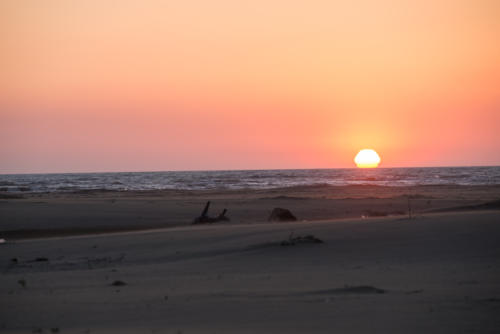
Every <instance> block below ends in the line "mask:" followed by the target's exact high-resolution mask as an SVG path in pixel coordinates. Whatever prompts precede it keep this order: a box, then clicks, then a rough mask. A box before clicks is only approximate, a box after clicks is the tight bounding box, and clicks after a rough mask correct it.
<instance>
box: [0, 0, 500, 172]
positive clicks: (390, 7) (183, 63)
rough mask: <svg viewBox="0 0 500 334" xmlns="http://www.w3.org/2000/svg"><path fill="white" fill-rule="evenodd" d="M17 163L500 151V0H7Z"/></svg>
mask: <svg viewBox="0 0 500 334" xmlns="http://www.w3.org/2000/svg"><path fill="white" fill-rule="evenodd" d="M0 45H1V48H0V49H1V51H0V173H46V172H98V171H157V170H212V169H224V170H225V169H274V168H344V167H355V164H354V161H353V159H354V156H355V155H356V153H357V152H358V151H359V150H360V149H363V148H372V149H375V150H376V151H377V152H378V153H379V155H380V156H381V159H382V162H381V164H380V166H381V167H409V166H472V165H500V2H498V1H496V0H469V1H465V0H451V1H445V0H432V1H429V0H422V1H413V0H411V1H409V0H408V1H404V0H366V1H360V0H351V1H334V0H329V1H316V0H308V1H294V0H265V1H264V0H253V1H234V0H211V1H204V0H183V1H127V0H122V1H111V0H86V1H76V0H44V1H37V0H0Z"/></svg>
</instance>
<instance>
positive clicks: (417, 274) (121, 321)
mask: <svg viewBox="0 0 500 334" xmlns="http://www.w3.org/2000/svg"><path fill="white" fill-rule="evenodd" d="M407 195H410V197H411V199H410V206H411V209H412V211H413V212H412V219H409V218H408V212H407V210H408V198H407ZM498 195H499V188H498V187H486V186H482V187H458V186H446V187H443V186H441V187H437V186H436V187H431V186H428V187H414V188H411V189H408V188H407V189H402V188H396V187H395V188H391V187H373V186H360V187H337V188H335V187H316V188H314V187H305V188H297V189H286V190H285V189H282V190H279V189H278V190H272V191H263V190H262V191H247V192H242V191H233V192H232V191H229V192H228V191H226V192H216V191H207V192H174V191H169V192H167V191H163V192H143V193H131V192H122V193H115V192H98V193H92V192H87V193H77V194H62V193H59V194H40V195H35V194H28V195H23V197H24V198H22V199H2V200H1V203H0V218H1V221H2V230H3V231H4V232H3V233H2V235H1V237H2V238H6V239H7V243H6V244H2V245H1V246H0V247H1V252H0V263H1V267H2V269H1V270H2V275H0V304H1V305H0V308H1V310H2V311H1V313H0V328H1V331H2V332H5V333H32V332H35V333H57V332H61V333H136V332H141V333H423V332H426V333H496V332H497V330H498V327H499V326H500V320H499V319H500V283H499V282H500V224H499V222H500V211H499V210H498V203H495V202H493V204H490V205H486V206H484V205H481V204H482V203H488V202H490V203H491V202H492V201H494V200H498V197H499V196H498ZM206 200H211V201H212V203H213V204H212V208H211V211H212V210H213V214H216V213H218V211H220V210H222V209H223V208H227V209H228V210H229V211H228V216H229V217H230V218H231V221H230V222H224V223H217V224H210V225H196V226H193V225H191V221H192V219H193V218H194V217H195V216H197V215H198V214H199V213H200V211H201V209H202V208H203V205H204V203H205V201H206ZM274 207H284V208H288V209H290V210H291V211H292V212H293V213H294V214H295V215H296V216H297V217H298V218H299V221H297V222H287V223H269V222H266V220H267V216H268V215H269V212H270V210H271V209H272V208H274ZM374 216H377V217H374ZM362 217H363V218H362ZM96 233H97V234H96ZM307 235H312V236H314V237H315V238H318V239H320V240H321V241H323V243H305V242H304V243H297V244H295V245H291V246H290V245H289V246H284V245H282V242H283V241H287V240H290V237H292V238H293V237H300V236H307ZM285 243H286V242H285Z"/></svg>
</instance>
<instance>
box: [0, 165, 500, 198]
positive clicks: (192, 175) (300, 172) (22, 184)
mask: <svg viewBox="0 0 500 334" xmlns="http://www.w3.org/2000/svg"><path fill="white" fill-rule="evenodd" d="M318 185H331V186H348V185H378V186H395V187H399V186H416V185H500V166H496V167H425V168H376V169H359V168H343V169H335V168H334V169H283V170H279V169H275V170H229V171H166V172H120V173H61V174H0V191H2V192H9V193H25V192H30V193H46V192H49V193H50V192H80V191H88V190H111V191H138V190H139V191H140V190H167V189H170V190H225V189H228V190H229V189H234V190H236V189H272V188H287V187H297V186H318Z"/></svg>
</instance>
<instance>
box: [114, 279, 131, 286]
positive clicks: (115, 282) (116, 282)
mask: <svg viewBox="0 0 500 334" xmlns="http://www.w3.org/2000/svg"><path fill="white" fill-rule="evenodd" d="M111 285H112V286H125V285H127V283H125V282H124V281H120V280H117V281H114V282H113V283H111Z"/></svg>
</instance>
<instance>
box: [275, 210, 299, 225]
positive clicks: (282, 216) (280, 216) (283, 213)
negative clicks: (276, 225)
mask: <svg viewBox="0 0 500 334" xmlns="http://www.w3.org/2000/svg"><path fill="white" fill-rule="evenodd" d="M268 221H270V222H287V221H289V222H294V221H297V217H295V216H294V215H293V214H292V213H291V212H290V210H288V209H283V208H274V209H273V211H272V212H271V215H270V216H269V218H268Z"/></svg>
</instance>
